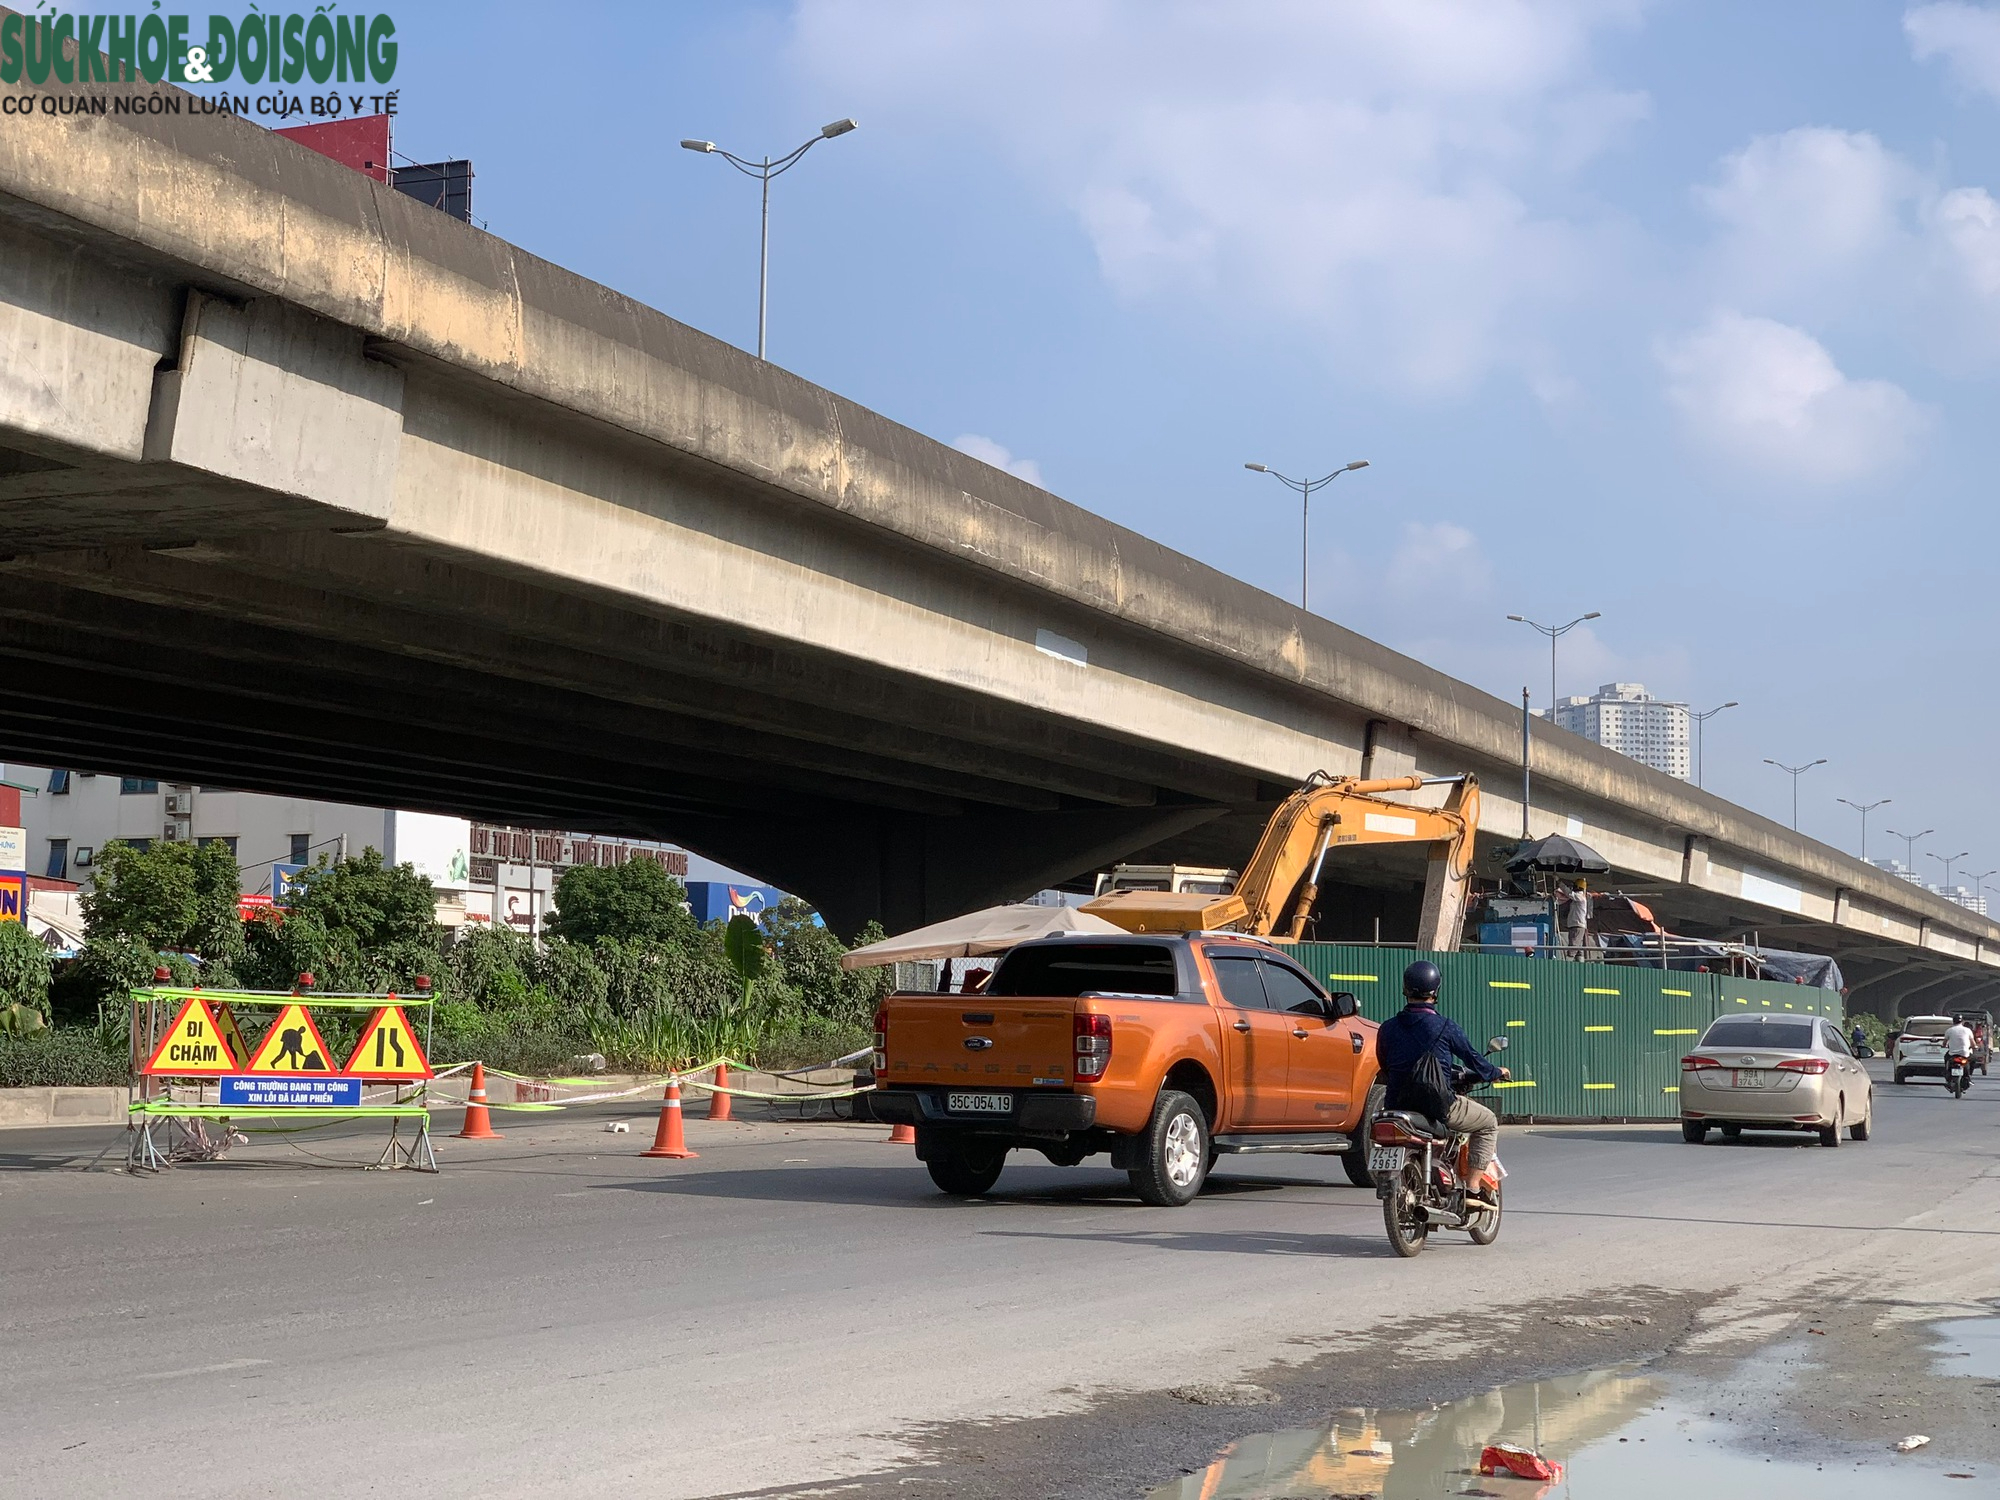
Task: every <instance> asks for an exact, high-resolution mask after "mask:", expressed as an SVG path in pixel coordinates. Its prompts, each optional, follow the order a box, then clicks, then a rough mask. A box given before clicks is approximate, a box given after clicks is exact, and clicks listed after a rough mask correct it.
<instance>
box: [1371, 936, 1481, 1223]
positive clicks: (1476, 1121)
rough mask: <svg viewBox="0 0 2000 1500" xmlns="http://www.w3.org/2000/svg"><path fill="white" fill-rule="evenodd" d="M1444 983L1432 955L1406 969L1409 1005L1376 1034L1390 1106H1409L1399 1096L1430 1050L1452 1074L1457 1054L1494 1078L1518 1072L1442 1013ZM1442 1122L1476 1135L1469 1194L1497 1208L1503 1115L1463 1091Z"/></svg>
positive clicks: (1473, 1068)
mask: <svg viewBox="0 0 2000 1500" xmlns="http://www.w3.org/2000/svg"><path fill="white" fill-rule="evenodd" d="M1443 985H1444V976H1443V975H1442V974H1440V973H1439V972H1438V966H1437V965H1436V964H1434V963H1431V962H1429V961H1428V960H1426V959H1419V960H1417V962H1415V963H1413V964H1411V965H1410V966H1409V968H1407V969H1405V970H1404V971H1403V999H1404V1002H1405V1003H1404V1006H1403V1009H1402V1010H1401V1012H1399V1013H1398V1014H1396V1015H1393V1016H1391V1017H1389V1019H1388V1020H1386V1021H1384V1022H1383V1023H1382V1025H1381V1026H1380V1028H1379V1029H1378V1030H1377V1031H1376V1033H1375V1056H1376V1058H1377V1060H1378V1061H1379V1062H1380V1064H1381V1069H1382V1083H1383V1089H1384V1092H1385V1095H1386V1097H1385V1098H1384V1100H1383V1103H1384V1104H1385V1105H1386V1106H1387V1107H1388V1108H1390V1109H1400V1108H1402V1107H1403V1106H1402V1105H1400V1104H1399V1103H1398V1102H1397V1096H1398V1095H1399V1093H1400V1092H1401V1090H1402V1087H1403V1085H1404V1084H1405V1083H1406V1082H1407V1081H1408V1080H1409V1077H1410V1072H1411V1070H1412V1069H1414V1068H1415V1067H1416V1065H1417V1063H1418V1061H1419V1059H1421V1058H1423V1057H1424V1056H1426V1055H1431V1056H1435V1057H1436V1058H1437V1060H1438V1061H1439V1063H1441V1064H1442V1065H1443V1067H1444V1070H1445V1072H1446V1074H1447V1075H1449V1074H1450V1073H1451V1072H1452V1071H1453V1059H1454V1058H1456V1059H1457V1060H1458V1061H1459V1062H1461V1063H1463V1064H1464V1065H1465V1066H1466V1067H1467V1068H1469V1069H1470V1070H1471V1071H1472V1072H1474V1073H1476V1074H1478V1076H1479V1077H1480V1078H1482V1079H1484V1080H1485V1081H1486V1082H1488V1083H1493V1082H1495V1081H1496V1080H1500V1079H1505V1078H1510V1077H1512V1076H1513V1075H1512V1074H1510V1073H1509V1072H1508V1071H1507V1070H1506V1069H1505V1068H1499V1067H1495V1066H1494V1065H1493V1064H1492V1063H1491V1062H1489V1061H1488V1060H1487V1059H1486V1057H1485V1056H1484V1055H1483V1054H1482V1053H1481V1052H1480V1051H1479V1049H1478V1048H1476V1047H1474V1046H1473V1045H1472V1043H1471V1041H1470V1040H1469V1039H1468V1038H1467V1037H1466V1035H1465V1033H1464V1032H1463V1031H1462V1030H1460V1029H1459V1025H1458V1023H1457V1022H1456V1021H1454V1020H1452V1019H1451V1017H1449V1016H1445V1015H1440V1014H1439V1013H1438V1008H1437V1003H1438V991H1439V989H1441V988H1442V987H1443ZM1440 1123H1442V1124H1443V1125H1444V1126H1446V1127H1447V1128H1448V1129H1451V1130H1457V1131H1463V1132H1464V1133H1465V1134H1466V1135H1468V1136H1470V1137H1471V1138H1472V1140H1471V1150H1470V1152H1469V1153H1468V1157H1467V1163H1466V1164H1467V1168H1468V1170H1469V1172H1470V1175H1471V1181H1470V1182H1469V1183H1468V1184H1467V1186H1466V1199H1467V1201H1468V1202H1470V1203H1475V1204H1478V1205H1480V1206H1483V1207H1487V1208H1491V1207H1493V1206H1494V1199H1493V1193H1494V1192H1495V1190H1496V1189H1497V1188H1498V1186H1499V1183H1498V1180H1497V1179H1496V1178H1495V1177H1494V1176H1493V1175H1492V1165H1493V1156H1494V1153H1495V1152H1496V1151H1497V1150H1498V1149H1499V1146H1500V1120H1499V1118H1498V1116H1496V1115H1495V1114H1494V1113H1493V1111H1492V1110H1490V1109H1488V1108H1487V1107H1486V1106H1485V1105H1483V1104H1481V1103H1479V1102H1478V1101H1477V1100H1475V1099H1468V1098H1466V1097H1465V1095H1463V1094H1460V1095H1458V1096H1457V1097H1455V1098H1454V1099H1453V1100H1452V1105H1451V1113H1450V1114H1449V1115H1447V1116H1446V1117H1445V1119H1444V1120H1443V1121H1441V1122H1440Z"/></svg>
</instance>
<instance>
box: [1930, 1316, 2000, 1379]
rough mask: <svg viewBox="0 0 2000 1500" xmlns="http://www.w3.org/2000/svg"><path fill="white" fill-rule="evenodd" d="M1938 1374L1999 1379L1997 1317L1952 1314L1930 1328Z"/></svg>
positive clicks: (1999, 1359) (1999, 1345)
mask: <svg viewBox="0 0 2000 1500" xmlns="http://www.w3.org/2000/svg"><path fill="white" fill-rule="evenodd" d="M1932 1332H1933V1334H1934V1335H1935V1336H1936V1339H1937V1343H1938V1350H1937V1367H1936V1368H1937V1372H1938V1374H1940V1375H1975V1376H1979V1377H1981V1378H1982V1379H1986V1380H2000V1318H1953V1319H1952V1320H1951V1321H1950V1322H1947V1323H1939V1324H1936V1325H1935V1326H1934V1327H1933V1329H1932Z"/></svg>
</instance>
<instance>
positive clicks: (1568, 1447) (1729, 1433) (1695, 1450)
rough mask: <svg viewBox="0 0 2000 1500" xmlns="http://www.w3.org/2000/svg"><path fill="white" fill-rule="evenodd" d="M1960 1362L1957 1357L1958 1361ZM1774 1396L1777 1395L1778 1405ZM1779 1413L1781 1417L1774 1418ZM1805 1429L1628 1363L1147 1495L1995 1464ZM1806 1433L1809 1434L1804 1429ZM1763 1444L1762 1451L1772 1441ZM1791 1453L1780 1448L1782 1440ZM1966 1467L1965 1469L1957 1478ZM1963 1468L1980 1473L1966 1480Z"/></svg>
mask: <svg viewBox="0 0 2000 1500" xmlns="http://www.w3.org/2000/svg"><path fill="white" fill-rule="evenodd" d="M1953 1363H1954V1364H1956V1363H1958V1361H1953ZM1774 1405H1775V1402H1774ZM1538 1418H1539V1423H1540V1430H1541V1445H1540V1446H1541V1452H1542V1453H1543V1454H1544V1455H1545V1456H1547V1457H1549V1458H1553V1459H1557V1460H1560V1461H1561V1462H1562V1463H1563V1464H1564V1465H1565V1466H1566V1469H1567V1472H1566V1473H1565V1475H1564V1477H1563V1479H1562V1480H1561V1481H1560V1482H1555V1483H1549V1482H1542V1481H1536V1480H1531V1479H1516V1478H1513V1477H1511V1476H1507V1475H1500V1476H1490V1475H1482V1474H1480V1473H1479V1454H1480V1450H1481V1449H1482V1448H1484V1447H1485V1446H1486V1445H1488V1444H1490V1443H1514V1444H1518V1445H1520V1446H1521V1447H1525V1448H1532V1447H1534V1446H1535V1432H1536V1424H1537V1420H1538ZM1777 1420H1778V1421H1781V1422H1782V1421H1783V1420H1785V1419H1784V1418H1782V1417H1780V1418H1778V1419H1777ZM1788 1436H1789V1437H1790V1438H1793V1439H1796V1437H1797V1436H1798V1434H1789V1435H1788V1434H1786V1433H1780V1432H1774V1431H1772V1430H1771V1424H1769V1423H1766V1424H1764V1427H1763V1430H1762V1431H1761V1432H1759V1431H1757V1430H1756V1429H1753V1428H1746V1427H1738V1426H1735V1425H1733V1424H1730V1423H1725V1422H1719V1421H1714V1420H1711V1419H1710V1418H1709V1417H1708V1416H1707V1415H1706V1414H1705V1413H1703V1412H1701V1411H1697V1410H1694V1409H1693V1408H1692V1407H1690V1406H1688V1405H1687V1404H1686V1402H1685V1400H1683V1399H1681V1398H1680V1397H1678V1396H1677V1395H1676V1393H1675V1392H1674V1390H1673V1388H1672V1387H1671V1386H1670V1385H1669V1384H1668V1383H1667V1382H1666V1381H1664V1380H1660V1379H1658V1378H1655V1377H1653V1376H1650V1375H1645V1374H1642V1373H1639V1372H1637V1371H1632V1370H1602V1371H1597V1372H1595V1373H1593V1374H1590V1375H1586V1376H1572V1377H1569V1378H1567V1379H1561V1380H1543V1381H1537V1382H1529V1383H1524V1384H1521V1385H1512V1386H1503V1387H1501V1388H1500V1389H1498V1390H1493V1391H1488V1392H1487V1393H1486V1394H1484V1395H1481V1396H1474V1397H1471V1398H1469V1399H1468V1400H1464V1401H1454V1402H1452V1403H1451V1404H1450V1405H1449V1406H1441V1407H1438V1408H1437V1409H1435V1410H1432V1411H1414V1412H1412V1411H1402V1412H1392V1411H1364V1410H1350V1411H1343V1412H1339V1413H1337V1414H1336V1415H1335V1416H1334V1417H1333V1418H1332V1420H1330V1421H1329V1422H1328V1423H1327V1424H1326V1425H1325V1426H1324V1427H1298V1428H1292V1429H1290V1430H1288V1431H1284V1432H1266V1433H1258V1434H1255V1435H1254V1436H1251V1437H1246V1438H1244V1439H1242V1440H1241V1441H1239V1442H1236V1443H1233V1444H1231V1445H1230V1446H1229V1447H1228V1448H1227V1449H1225V1450H1224V1451H1223V1452H1222V1454H1221V1455H1220V1456H1219V1457H1218V1458H1217V1459H1216V1460H1215V1462H1214V1463H1212V1464H1210V1465H1209V1466H1208V1467H1207V1468H1206V1469H1202V1470H1200V1471H1198V1472H1195V1473H1191V1474H1188V1475H1186V1476H1184V1477H1182V1478H1180V1479H1178V1480H1175V1481H1174V1482H1172V1483H1170V1484H1165V1485H1162V1486H1160V1487H1159V1488H1157V1489H1155V1490H1152V1491H1150V1492H1149V1494H1150V1497H1151V1500H1308V1497H1310V1500H1348V1497H1360V1496H1369V1497H1375V1496H1380V1497H1381V1500H1438V1497H1444V1496H1453V1495H1480V1496H1497V1497H1500V1500H1545V1497H1546V1500H1571V1497H1599V1496H1601V1497H1607V1500H1609V1497H1616V1500H1688V1497H1689V1496H1693V1495H1721V1496H1735V1495H1750V1494H1755V1495H1757V1496H1758V1497H1759V1500H1793V1497H1798V1500H1808V1497H1809V1500H1884V1497H1885V1496H1893V1497H1894V1500H1921V1497H1926V1496H1931V1495H1950V1496H1955V1497H1958V1500H1970V1497H1971V1496H1972V1495H1973V1494H1976V1493H1980V1492H1981V1491H1980V1489H1979V1483H1978V1481H1980V1480H1985V1481H1986V1482H1987V1483H1991V1482H1992V1479H1993V1472H1992V1471H1991V1470H1990V1469H1988V1468H1986V1467H1984V1466H1981V1465H1977V1464H1971V1463H1966V1464H1953V1465H1949V1466H1945V1465H1941V1464H1938V1463H1936V1462H1929V1461H1926V1460H1925V1459H1922V1458H1917V1457H1909V1458H1905V1457H1900V1456H1898V1455H1896V1454H1894V1453H1889V1452H1886V1451H1884V1452H1881V1453H1879V1454H1875V1453H1860V1454H1856V1453H1853V1452H1851V1451H1846V1452H1844V1453H1843V1456H1841V1457H1840V1458H1837V1459H1835V1458H1828V1459H1826V1460H1823V1461H1821V1462H1817V1463H1815V1462H1813V1461H1812V1460H1809V1459H1808V1460H1804V1461H1801V1460H1799V1459H1798V1458H1797V1457H1796V1456H1793V1455H1796V1453H1797V1451H1798V1449H1797V1445H1796V1442H1795V1441H1783V1440H1785V1439H1787V1438H1788ZM1807 1441H1808V1442H1810V1438H1808V1439H1807ZM1767 1446H1768V1448H1769V1450H1770V1451H1769V1453H1768V1454H1767V1453H1766V1452H1763V1451H1760V1449H1762V1448H1765V1447H1767ZM1781 1450H1782V1451H1783V1452H1784V1453H1785V1454H1786V1455H1787V1456H1786V1457H1779V1456H1778V1454H1779V1452H1780V1451H1781ZM1959 1476H1963V1477H1959ZM1966 1478H1971V1479H1973V1480H1974V1481H1975V1482H1974V1483H1972V1484H1967V1483H1966V1482H1965V1479H1966Z"/></svg>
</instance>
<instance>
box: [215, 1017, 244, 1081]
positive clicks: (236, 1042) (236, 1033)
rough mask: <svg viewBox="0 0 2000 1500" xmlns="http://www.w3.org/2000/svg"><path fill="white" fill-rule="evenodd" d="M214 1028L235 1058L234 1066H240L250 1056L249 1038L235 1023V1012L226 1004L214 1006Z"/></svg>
mask: <svg viewBox="0 0 2000 1500" xmlns="http://www.w3.org/2000/svg"><path fill="white" fill-rule="evenodd" d="M215 1029H216V1031H217V1032H218V1033H220V1034H221V1037H222V1041H223V1044H224V1045H225V1046H227V1047H228V1048H229V1052H230V1055H231V1056H232V1057H234V1058H235V1059H236V1066H237V1067H238V1068H241V1067H242V1066H243V1064H244V1063H245V1062H247V1061H248V1060H249V1058H250V1040H249V1038H248V1037H246V1036H244V1035H243V1028H242V1027H241V1026H239V1025H237V1024H236V1013H235V1012H234V1011H232V1010H231V1009H230V1008H229V1007H228V1006H226V1005H218V1006H216V1007H215Z"/></svg>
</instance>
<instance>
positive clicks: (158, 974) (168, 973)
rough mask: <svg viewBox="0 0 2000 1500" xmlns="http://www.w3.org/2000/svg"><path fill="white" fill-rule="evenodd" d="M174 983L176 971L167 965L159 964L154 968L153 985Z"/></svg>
mask: <svg viewBox="0 0 2000 1500" xmlns="http://www.w3.org/2000/svg"><path fill="white" fill-rule="evenodd" d="M173 982H174V971H173V970H172V969H169V968H168V967H167V966H166V965H165V964H158V965H156V966H155V967H154V969H153V983H155V984H172V983H173Z"/></svg>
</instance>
